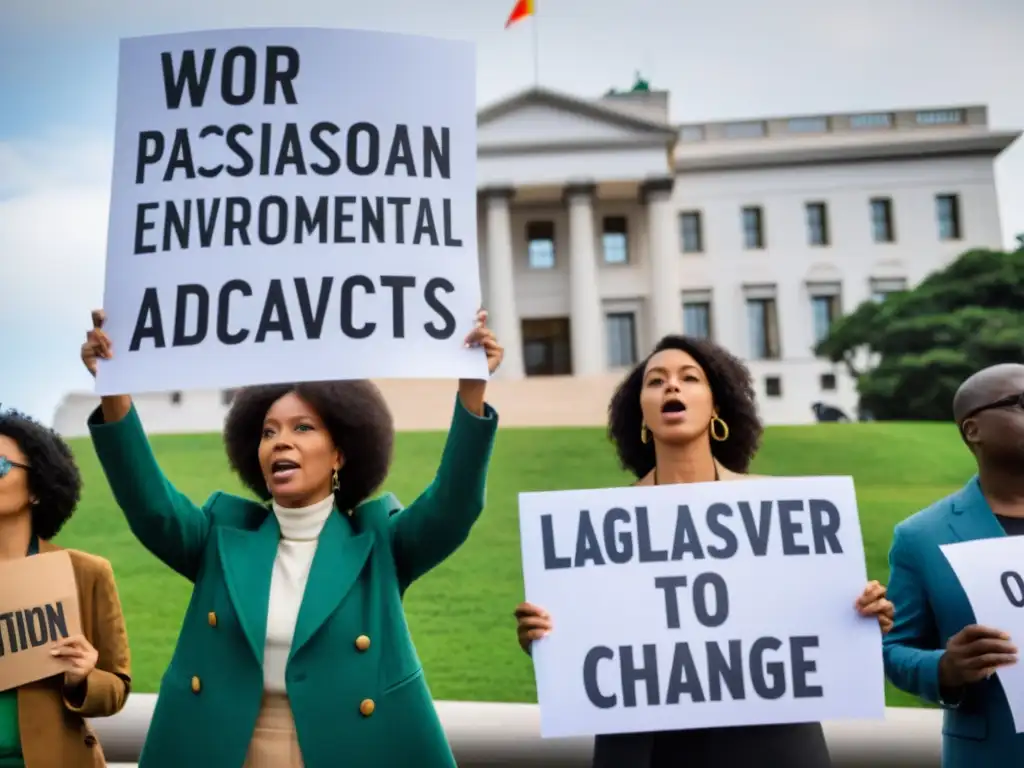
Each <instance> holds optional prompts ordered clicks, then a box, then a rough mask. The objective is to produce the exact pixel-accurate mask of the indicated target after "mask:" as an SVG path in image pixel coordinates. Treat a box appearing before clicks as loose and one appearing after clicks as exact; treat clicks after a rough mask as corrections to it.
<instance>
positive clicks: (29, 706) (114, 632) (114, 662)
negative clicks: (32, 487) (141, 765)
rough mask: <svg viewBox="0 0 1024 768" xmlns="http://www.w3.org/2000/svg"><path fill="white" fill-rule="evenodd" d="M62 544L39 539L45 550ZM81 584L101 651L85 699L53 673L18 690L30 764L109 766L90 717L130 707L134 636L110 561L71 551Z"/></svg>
mask: <svg viewBox="0 0 1024 768" xmlns="http://www.w3.org/2000/svg"><path fill="white" fill-rule="evenodd" d="M60 549H61V548H60V547H58V546H56V545H55V544H51V543H49V542H48V541H40V542H39V552H40V554H43V553H46V552H58V551H60ZM67 552H68V554H69V555H70V556H71V565H72V567H73V568H74V571H75V580H76V581H77V582H78V604H79V606H80V609H81V614H82V634H84V635H85V637H86V639H87V640H88V641H89V642H90V643H92V645H93V647H94V648H95V649H96V651H97V652H98V654H99V659H98V660H97V662H96V669H94V670H93V671H92V673H91V674H90V675H89V677H88V680H87V688H86V694H85V701H84V702H83V703H82V705H81V706H79V707H75V706H72V704H71V703H69V702H68V701H66V700H65V699H64V695H63V692H62V685H61V684H62V683H63V678H61V677H50V678H47V679H45V680H38V681H36V682H34V683H29V684H27V685H23V686H21V687H20V688H18V721H19V722H20V724H21V725H20V730H21V751H22V754H23V755H24V757H25V766H26V768H101V767H102V766H105V765H106V764H107V762H106V759H105V758H104V756H103V749H102V747H101V746H100V744H99V741H98V740H97V739H96V734H95V733H94V732H93V729H92V728H91V727H90V725H89V724H88V723H87V722H86V720H85V718H91V717H107V716H109V715H114V714H117V713H118V712H120V711H121V709H122V708H123V707H124V703H125V700H126V699H127V698H128V691H129V689H130V685H131V663H130V660H129V655H128V634H127V632H126V631H125V626H124V615H123V614H122V613H121V601H120V599H119V597H118V594H117V585H116V584H115V583H114V572H113V570H112V569H111V567H110V563H109V562H108V561H107V560H104V559H103V558H102V557H97V556H95V555H89V554H86V553H85V552H78V551H77V550H73V549H69V550H67Z"/></svg>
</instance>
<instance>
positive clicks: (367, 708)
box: [359, 699, 376, 717]
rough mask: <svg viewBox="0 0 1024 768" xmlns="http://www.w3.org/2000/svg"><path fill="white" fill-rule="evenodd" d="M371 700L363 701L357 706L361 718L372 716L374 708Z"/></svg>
mask: <svg viewBox="0 0 1024 768" xmlns="http://www.w3.org/2000/svg"><path fill="white" fill-rule="evenodd" d="M375 706H376V705H375V704H374V703H373V699H363V701H362V703H360V705H359V711H360V712H362V713H363V717H369V716H370V715H372V714H373V710H374V707H375Z"/></svg>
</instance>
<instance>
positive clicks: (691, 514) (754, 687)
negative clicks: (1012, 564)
mask: <svg viewBox="0 0 1024 768" xmlns="http://www.w3.org/2000/svg"><path fill="white" fill-rule="evenodd" d="M519 515H520V535H521V539H522V548H523V575H524V579H525V586H526V599H527V600H528V601H529V602H531V603H535V604H537V605H540V606H542V607H543V608H544V609H546V610H547V611H548V612H549V613H550V615H551V621H552V625H553V628H552V631H551V633H550V634H549V635H548V636H547V637H545V638H543V639H541V640H540V641H538V642H536V643H534V646H533V662H534V667H535V670H536V677H537V695H538V699H539V702H540V713H541V733H542V734H543V735H544V736H545V737H559V736H584V735H595V734H605V733H631V732H637V731H660V730H682V729H691V728H707V727H719V726H736V725H764V724H774V723H798V722H813V721H819V720H832V719H840V718H881V717H883V716H884V707H885V692H884V678H883V674H882V643H881V634H880V632H879V629H878V623H877V622H876V621H875V620H874V619H865V618H862V617H861V616H859V614H858V613H857V612H856V610H855V608H854V602H855V601H856V599H857V597H858V596H859V595H860V594H861V592H862V591H863V589H864V585H865V583H866V581H867V573H866V569H865V565H864V547H863V542H862V540H861V531H860V524H859V521H858V517H857V500H856V496H855V494H854V489H853V481H852V479H850V478H845V477H839V478H836V477H809V478H784V479H783V478H772V479H763V480H749V481H743V482H720V483H698V484H691V485H659V486H644V487H629V488H610V489H602V490H586V491H558V492H551V493H523V494H520V496H519Z"/></svg>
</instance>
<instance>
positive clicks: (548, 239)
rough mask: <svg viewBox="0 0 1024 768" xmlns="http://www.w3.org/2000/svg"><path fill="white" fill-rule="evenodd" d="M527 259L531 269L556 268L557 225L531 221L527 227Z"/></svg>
mask: <svg viewBox="0 0 1024 768" xmlns="http://www.w3.org/2000/svg"><path fill="white" fill-rule="evenodd" d="M526 243H527V246H526V247H527V258H528V259H529V265H530V269H554V268H555V223H554V222H553V221H531V222H530V223H528V224H527V225H526Z"/></svg>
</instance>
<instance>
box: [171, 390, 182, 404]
mask: <svg viewBox="0 0 1024 768" xmlns="http://www.w3.org/2000/svg"><path fill="white" fill-rule="evenodd" d="M171 405H181V392H171Z"/></svg>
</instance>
